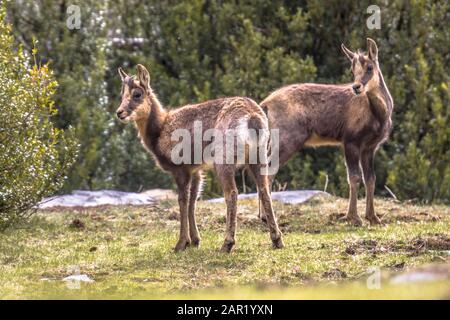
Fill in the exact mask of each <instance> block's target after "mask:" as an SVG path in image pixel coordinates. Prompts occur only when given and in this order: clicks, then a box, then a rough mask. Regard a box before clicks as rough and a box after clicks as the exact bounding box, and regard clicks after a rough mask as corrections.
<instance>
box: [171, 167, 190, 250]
mask: <svg viewBox="0 0 450 320" xmlns="http://www.w3.org/2000/svg"><path fill="white" fill-rule="evenodd" d="M174 177H175V181H176V183H177V187H178V204H179V206H180V238H179V240H178V242H177V244H176V246H175V249H174V250H175V252H179V251H183V250H184V249H186V247H187V246H188V245H189V244H190V243H191V238H190V236H189V218H188V205H189V194H190V193H189V188H190V184H191V176H190V175H189V174H188V173H186V172H184V171H179V172H177V173H176V174H174Z"/></svg>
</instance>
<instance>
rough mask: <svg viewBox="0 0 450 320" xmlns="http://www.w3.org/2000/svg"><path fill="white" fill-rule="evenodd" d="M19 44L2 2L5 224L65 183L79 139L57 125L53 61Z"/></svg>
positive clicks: (0, 201)
mask: <svg viewBox="0 0 450 320" xmlns="http://www.w3.org/2000/svg"><path fill="white" fill-rule="evenodd" d="M36 54H37V51H36V49H33V51H32V56H33V58H34V65H30V62H29V60H30V58H31V57H30V56H29V55H28V56H27V55H26V54H25V52H24V51H23V50H22V49H21V48H19V49H17V50H15V49H14V39H13V37H12V36H11V27H10V25H8V24H6V23H5V9H4V8H3V7H1V8H0V229H3V228H5V227H7V226H9V225H11V224H12V223H14V222H16V221H18V220H19V218H23V217H26V216H28V215H29V214H31V213H32V209H33V207H35V205H36V204H37V203H38V202H39V201H40V200H41V199H42V198H43V197H45V196H48V195H50V194H51V193H53V192H55V191H56V190H57V189H58V188H60V187H61V185H62V182H63V180H64V178H65V173H66V172H67V169H68V167H69V166H70V165H71V164H72V163H73V160H74V158H75V153H76V147H77V146H76V142H75V140H74V139H73V138H72V137H71V136H70V135H69V133H70V132H64V131H62V130H60V129H56V128H54V127H53V125H52V122H51V121H50V118H51V116H52V115H54V114H55V113H56V108H55V106H54V102H53V101H52V96H53V94H54V93H55V89H56V86H57V83H56V82H55V80H54V79H53V76H52V72H51V71H50V70H49V68H48V66H47V65H44V66H40V65H37V63H36Z"/></svg>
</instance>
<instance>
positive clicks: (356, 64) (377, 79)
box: [260, 38, 393, 226]
mask: <svg viewBox="0 0 450 320" xmlns="http://www.w3.org/2000/svg"><path fill="white" fill-rule="evenodd" d="M367 47H368V52H367V54H365V53H362V52H360V51H358V52H352V51H350V50H349V49H347V48H346V47H345V46H344V45H343V44H342V45H341V48H342V50H343V52H344V53H345V55H346V56H347V58H348V59H349V60H350V61H351V64H352V72H353V75H354V82H353V83H351V84H343V85H330V84H312V83H305V84H294V85H289V86H286V87H283V88H280V89H278V90H276V91H274V92H273V93H271V94H270V95H269V96H268V97H267V98H266V99H265V100H264V101H263V102H262V103H261V107H262V108H263V109H264V110H266V111H267V114H268V117H269V125H270V128H271V129H279V137H280V138H279V140H280V142H279V148H280V149H279V165H280V166H281V165H283V164H284V163H286V161H287V160H289V158H291V156H292V155H293V154H294V153H295V152H297V151H298V150H299V149H300V148H301V147H303V146H313V147H317V146H323V145H339V146H342V148H343V151H344V156H345V163H346V167H347V176H348V183H349V186H350V195H349V206H348V212H347V215H346V216H345V219H346V220H347V221H348V222H350V223H352V224H354V225H358V226H360V225H362V220H361V218H360V217H359V215H358V213H357V207H356V204H357V194H358V186H359V182H360V180H361V172H360V167H361V168H362V171H363V175H364V184H365V189H366V215H365V217H366V219H367V220H368V221H369V222H370V224H381V221H380V219H379V218H378V217H377V215H376V214H375V210H374V205H373V197H374V190H375V170H374V163H373V162H374V156H375V152H376V150H377V149H378V147H379V146H380V145H381V144H382V143H383V142H384V141H386V140H387V138H388V136H389V134H390V131H391V127H392V121H391V114H392V109H393V100H392V97H391V95H390V93H389V90H388V88H387V87H386V84H385V82H384V79H383V75H382V74H381V70H380V66H379V63H378V48H377V45H376V43H375V41H374V40H372V39H370V38H367ZM272 179H273V176H272V177H271V180H272ZM260 215H261V218H262V219H264V218H265V217H264V212H263V211H262V212H260Z"/></svg>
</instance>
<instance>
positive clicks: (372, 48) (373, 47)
mask: <svg viewBox="0 0 450 320" xmlns="http://www.w3.org/2000/svg"><path fill="white" fill-rule="evenodd" d="M367 51H368V52H369V58H370V59H371V60H373V61H377V60H378V47H377V44H376V42H375V41H374V40H372V39H370V38H367Z"/></svg>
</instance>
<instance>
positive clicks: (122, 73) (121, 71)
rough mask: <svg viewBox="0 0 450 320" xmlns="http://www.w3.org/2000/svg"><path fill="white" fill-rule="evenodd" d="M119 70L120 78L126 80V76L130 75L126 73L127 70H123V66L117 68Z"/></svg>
mask: <svg viewBox="0 0 450 320" xmlns="http://www.w3.org/2000/svg"><path fill="white" fill-rule="evenodd" d="M117 71H118V72H119V75H120V79H122V81H123V80H125V78H126V77H128V75H127V74H126V73H125V71H123V69H122V68H121V67H119V69H117Z"/></svg>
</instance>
